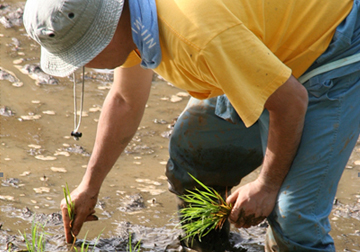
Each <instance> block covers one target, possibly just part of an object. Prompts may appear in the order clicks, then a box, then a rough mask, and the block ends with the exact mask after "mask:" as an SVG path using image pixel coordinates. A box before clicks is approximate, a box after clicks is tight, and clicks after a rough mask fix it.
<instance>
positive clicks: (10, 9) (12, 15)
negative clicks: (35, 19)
mask: <svg viewBox="0 0 360 252" xmlns="http://www.w3.org/2000/svg"><path fill="white" fill-rule="evenodd" d="M23 13H24V6H23V4H21V6H20V7H16V6H10V5H8V4H0V23H1V24H2V25H3V26H4V27H5V28H6V29H9V28H12V27H14V26H22V25H23Z"/></svg>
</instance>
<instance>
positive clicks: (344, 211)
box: [333, 196, 360, 220]
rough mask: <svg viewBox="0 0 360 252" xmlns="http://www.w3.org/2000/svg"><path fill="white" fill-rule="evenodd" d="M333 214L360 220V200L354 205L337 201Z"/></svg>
mask: <svg viewBox="0 0 360 252" xmlns="http://www.w3.org/2000/svg"><path fill="white" fill-rule="evenodd" d="M359 198H360V196H359ZM333 215H334V216H336V217H342V218H354V219H356V220H360V202H359V201H358V202H356V203H355V204H353V205H346V204H342V203H340V202H337V203H336V205H335V206H334V209H333Z"/></svg>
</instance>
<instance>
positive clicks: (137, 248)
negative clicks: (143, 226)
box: [127, 233, 141, 252]
mask: <svg viewBox="0 0 360 252" xmlns="http://www.w3.org/2000/svg"><path fill="white" fill-rule="evenodd" d="M131 237H132V234H131V233H130V234H129V243H128V246H127V251H128V252H140V242H141V241H138V243H136V245H135V247H134V248H132V243H131Z"/></svg>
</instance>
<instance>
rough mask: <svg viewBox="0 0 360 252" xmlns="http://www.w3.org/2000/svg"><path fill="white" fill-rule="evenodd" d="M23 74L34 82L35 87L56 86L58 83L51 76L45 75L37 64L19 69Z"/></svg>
mask: <svg viewBox="0 0 360 252" xmlns="http://www.w3.org/2000/svg"><path fill="white" fill-rule="evenodd" d="M20 70H21V72H22V73H23V74H27V75H29V76H30V77H31V78H32V79H34V80H35V84H36V85H45V84H46V85H58V84H59V81H58V80H57V79H56V78H54V77H53V76H51V75H49V74H46V73H45V72H44V71H43V70H42V69H41V68H40V66H39V64H26V65H25V66H23V67H22V68H21V69H20Z"/></svg>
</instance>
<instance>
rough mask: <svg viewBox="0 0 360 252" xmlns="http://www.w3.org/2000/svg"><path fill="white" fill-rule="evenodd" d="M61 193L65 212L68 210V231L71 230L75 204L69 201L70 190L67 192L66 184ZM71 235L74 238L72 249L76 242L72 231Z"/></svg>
mask: <svg viewBox="0 0 360 252" xmlns="http://www.w3.org/2000/svg"><path fill="white" fill-rule="evenodd" d="M63 191H64V198H65V201H66V206H67V210H68V215H69V218H70V229H71V228H72V223H73V221H74V219H75V202H73V201H72V200H71V195H70V190H69V186H68V184H67V183H66V186H65V187H64V188H63ZM71 235H72V237H73V238H74V242H73V246H72V247H74V245H75V242H76V236H75V235H74V234H73V232H72V231H71Z"/></svg>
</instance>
